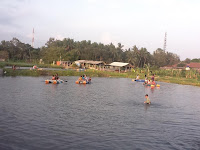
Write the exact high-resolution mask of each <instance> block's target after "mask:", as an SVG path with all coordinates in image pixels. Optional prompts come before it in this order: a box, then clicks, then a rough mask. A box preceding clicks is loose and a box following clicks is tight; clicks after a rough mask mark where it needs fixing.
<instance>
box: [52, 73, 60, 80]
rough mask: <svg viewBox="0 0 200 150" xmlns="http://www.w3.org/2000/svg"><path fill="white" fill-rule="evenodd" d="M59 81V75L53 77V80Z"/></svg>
mask: <svg viewBox="0 0 200 150" xmlns="http://www.w3.org/2000/svg"><path fill="white" fill-rule="evenodd" d="M58 79H59V77H58V74H57V73H56V75H53V76H52V79H51V80H58Z"/></svg>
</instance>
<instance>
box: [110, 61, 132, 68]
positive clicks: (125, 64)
mask: <svg viewBox="0 0 200 150" xmlns="http://www.w3.org/2000/svg"><path fill="white" fill-rule="evenodd" d="M128 64H129V63H123V62H112V63H111V64H110V66H115V67H124V66H127V65H128Z"/></svg>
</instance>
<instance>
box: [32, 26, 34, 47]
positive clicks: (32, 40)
mask: <svg viewBox="0 0 200 150" xmlns="http://www.w3.org/2000/svg"><path fill="white" fill-rule="evenodd" d="M32 47H34V28H33V34H32Z"/></svg>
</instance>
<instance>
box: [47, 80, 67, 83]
mask: <svg viewBox="0 0 200 150" xmlns="http://www.w3.org/2000/svg"><path fill="white" fill-rule="evenodd" d="M63 82H64V81H63V80H45V83H46V84H49V83H53V84H60V83H63Z"/></svg>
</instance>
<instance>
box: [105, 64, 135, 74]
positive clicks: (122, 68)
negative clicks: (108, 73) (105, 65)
mask: <svg viewBox="0 0 200 150" xmlns="http://www.w3.org/2000/svg"><path fill="white" fill-rule="evenodd" d="M109 66H110V69H111V70H113V71H119V73H120V72H121V71H123V72H127V71H130V70H131V68H132V67H131V65H130V64H129V63H123V62H112V63H111V64H109Z"/></svg>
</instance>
